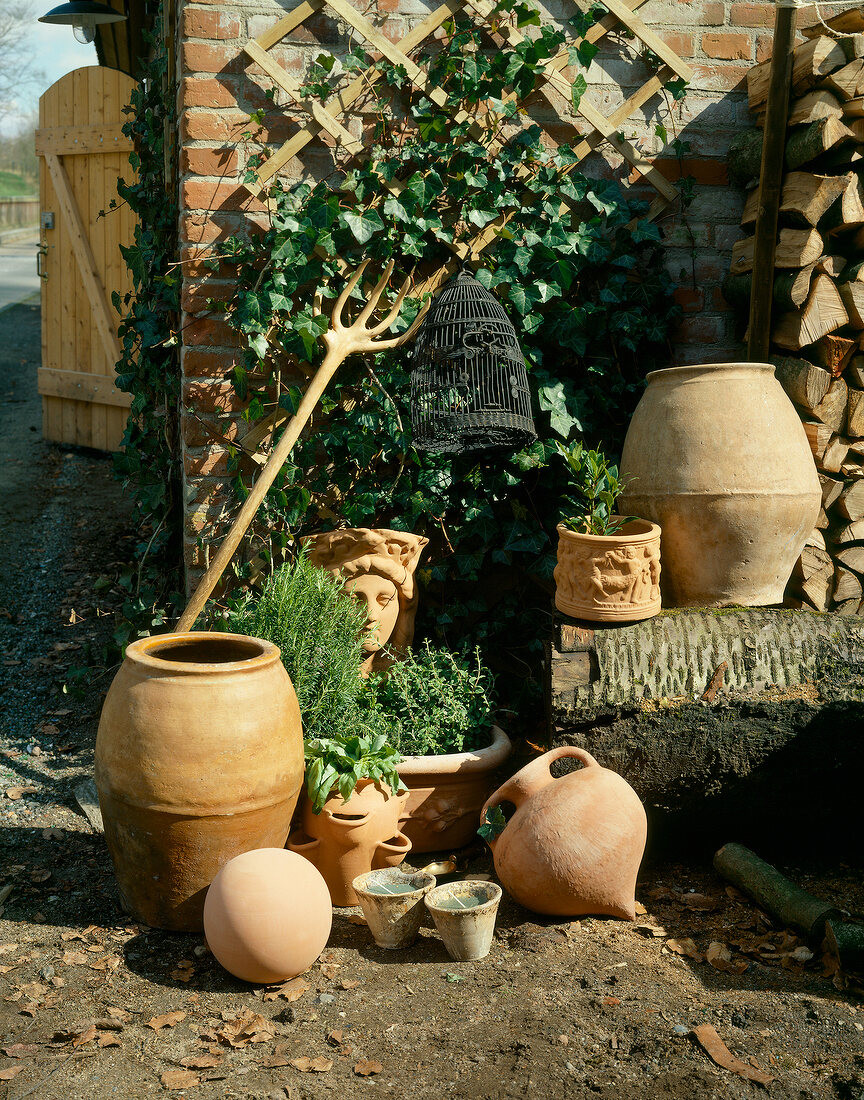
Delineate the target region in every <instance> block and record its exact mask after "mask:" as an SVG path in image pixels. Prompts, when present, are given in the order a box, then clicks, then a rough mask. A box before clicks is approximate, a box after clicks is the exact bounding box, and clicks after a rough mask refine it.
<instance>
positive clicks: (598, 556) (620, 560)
mask: <svg viewBox="0 0 864 1100" xmlns="http://www.w3.org/2000/svg"><path fill="white" fill-rule="evenodd" d="M555 606H556V607H557V608H558V610H559V611H563V612H564V614H565V615H571V616H572V617H573V618H574V619H586V620H587V621H588V622H593V623H635V622H641V621H642V620H643V619H650V618H651V616H652V615H656V614H657V612H658V611H659V610H660V528H659V527H658V526H657V524H656V523H651V522H650V521H649V520H646V519H631V520H630V521H629V522H627V523H625V524H623V525H622V526H621V527H619V529H618V530H617V531H616V532H615V534H614V535H586V534H583V533H582V532H580V531H573V530H572V529H571V528H569V527H565V525H564V524H563V523H559V524H558V564H557V565H556V566H555Z"/></svg>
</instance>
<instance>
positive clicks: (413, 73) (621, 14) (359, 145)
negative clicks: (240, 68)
mask: <svg viewBox="0 0 864 1100" xmlns="http://www.w3.org/2000/svg"><path fill="white" fill-rule="evenodd" d="M644 2H645V0H604V5H605V7H606V8H607V9H608V14H607V15H605V16H604V17H603V18H602V19H600V20H599V21H598V22H597V23H595V24H594V25H593V26H592V27H591V28H590V29H589V30H588V32H587V33H586V35H585V39H586V40H587V41H589V42H596V41H597V40H598V39H599V38H602V37H603V35H605V34H607V33H608V32H609V31H610V30H613V29H615V28H618V29H622V28H623V29H626V30H627V31H628V32H630V33H632V34H633V35H634V36H635V37H636V38H638V39H640V41H641V42H642V43H643V44H644V45H645V46H646V47H647V48H648V49H649V50H651V51H652V52H653V53H654V54H655V55H656V56H657V57H658V58H659V59H660V61H661V62H662V67H661V68H660V70H659V71H658V72H657V73H656V74H655V75H653V76H652V77H651V78H650V79H649V80H647V81H646V82H645V83H644V84H643V85H642V86H641V87H640V88H639V89H637V91H635V92H634V93H633V94H632V95H631V96H630V97H629V98H628V99H627V100H626V101H625V102H624V103H622V104H621V105H620V106H619V107H618V108H617V109H616V110H615V111H614V112H613V113H612V114H611V115H610V116H608V117H605V116H604V115H603V114H602V113H601V112H600V111H598V110H597V109H596V108H595V107H594V106H592V104H591V103H590V102H588V100H587V99H586V97H585V96H582V98H581V99H580V101H579V105H578V107H577V108H576V110H577V112H578V114H579V115H580V116H581V117H582V119H584V121H585V122H587V123H588V125H589V127H590V131H589V132H588V133H587V134H583V133H581V132H579V131H578V130H576V128H575V127H574V133H575V137H576V140H575V142H574V151H575V153H576V157H577V161H576V163H579V162H581V161H582V160H584V159H585V157H587V156H588V155H589V154H590V153H591V152H593V151H594V150H595V149H596V148H597V147H598V146H599V145H601V144H602V143H603V142H608V143H609V144H610V145H611V146H612V148H614V149H615V150H616V152H618V153H619V154H620V155H621V156H622V157H623V158H624V159H625V160H626V161H627V163H628V164H629V165H630V166H631V167H632V168H633V169H634V170H635V171H636V172H638V173H639V175H640V176H642V178H643V179H644V180H645V181H646V182H647V183H649V184H650V185H651V186H652V187H653V188H654V189H655V190H656V191H657V193H658V194H657V198H656V199H655V202H654V203H653V205H652V207H651V211H650V214H649V216H651V217H653V216H656V214H657V213H659V211H660V210H662V209H663V208H664V207H665V206H667V205H668V204H669V203H670V202H671V201H672V200H673V199H674V198H675V197H676V196H677V194H678V192H677V190H676V189H675V187H674V186H673V185H672V184H670V183H669V181H668V180H667V179H666V178H665V177H664V176H663V175H662V173H661V172H659V171H658V170H657V168H655V167H654V165H653V164H652V163H651V161H650V160H648V159H647V158H645V157H644V156H642V154H641V153H640V152H639V151H638V150H637V149H636V148H635V147H634V146H633V145H632V144H631V143H630V142H628V141H626V140H624V139H623V138H622V137H621V136H620V134H619V131H620V128H621V126H622V124H623V123H624V122H625V121H626V120H627V119H628V118H629V117H630V116H631V115H632V114H633V112H634V111H636V110H638V109H639V108H640V107H641V106H643V104H645V103H647V102H648V100H649V99H651V98H652V97H653V96H654V95H656V94H657V93H658V92H659V91H660V89H661V88H662V87H663V85H664V84H665V83H667V82H668V81H669V80H671V79H673V78H674V77H680V78H681V79H682V80H684V81H689V80H690V79H691V78H692V71H691V69H690V67H689V66H688V65H687V64H686V63H685V62H684V61H682V60H681V58H680V57H678V56H677V54H675V52H674V51H673V50H671V49H670V48H669V47H668V46H667V45H666V44H665V42H663V41H662V39H660V38H659V37H658V36H657V35H656V34H655V33H654V32H653V31H652V30H651V29H650V28H649V27H647V26H646V25H645V23H644V22H643V21H642V19H641V18H640V17H639V16H638V15H637V14H636V10H635V9H636V8H638V7H639V6H640V5H641V4H642V3H644ZM574 6H575V4H574ZM324 8H329V9H330V10H331V11H332V12H333V13H334V14H335V15H336V16H337V17H339V18H341V19H342V20H344V21H345V22H346V23H347V24H349V25H350V26H351V27H352V28H353V29H354V31H355V32H356V33H357V34H358V35H360V37H361V38H362V39H363V40H364V41H365V43H366V46H367V47H368V49H369V50H370V51H374V52H376V53H379V54H381V55H382V56H384V57H386V58H387V60H388V61H390V62H391V63H392V64H394V65H400V66H402V67H403V68H404V70H405V72H406V73H407V75H408V78H409V80H410V81H411V82H412V83H413V84H414V86H415V87H416V88H418V89H419V90H421V91H422V92H423V93H424V94H425V95H427V96H428V97H429V99H431V100H432V102H433V103H437V104H438V105H439V106H442V107H443V106H446V104H447V97H446V95H445V94H444V93H443V92H442V90H441V89H440V88H438V87H437V86H435V84H434V83H433V82H432V81H431V80H430V79H429V76H428V74H427V73H426V71H425V70H424V69H423V68H422V67H420V66H419V65H418V64H417V63H416V62H415V61H413V60H412V58H411V53H412V52H413V51H414V50H416V49H417V47H418V46H420V45H421V44H422V43H423V42H424V41H425V40H426V39H427V38H428V37H429V36H430V35H432V34H434V32H435V31H436V30H437V29H438V27H440V26H441V25H442V24H443V23H444V22H445V21H446V20H447V19H450V18H451V17H452V16H453V15H455V14H456V13H457V12H460V11H461V12H463V13H465V14H468V15H471V16H473V17H475V18H476V19H477V20H478V21H479V22H481V23H482V24H484V25H485V26H486V27H488V28H489V29H490V31H491V30H492V28H493V23H494V31H495V33H497V34H498V35H500V36H501V37H502V38H504V40H505V41H507V42H508V43H509V44H510V45H516V44H517V43H519V42H521V41H523V40H524V37H525V36H524V35H522V34H521V32H520V31H518V30H516V29H515V28H513V27H511V26H509V25H508V24H506V23H499V22H498V21H497V19H496V18H495V12H494V9H493V5H492V4H491V3H490V2H489V0H445V2H444V3H443V4H441V5H440V7H438V8H436V9H435V11H433V12H432V13H431V14H430V15H429V16H428V18H426V19H425V20H423V22H421V23H419V24H418V25H417V26H416V27H415V28H414V29H413V30H412V31H410V32H409V33H408V34H406V35H405V37H404V38H403V39H401V41H400V42H398V43H397V44H394V43H392V42H390V41H389V39H387V38H385V37H384V35H383V34H381V32H380V31H378V30H377V29H376V28H375V27H374V26H373V25H372V24H371V23H370V22H369V20H368V19H366V18H365V16H363V15H362V14H361V13H360V12H359V11H357V10H356V9H355V8H353V7H352V6H351V4H350V3H348V0H303V2H302V3H300V4H298V5H297V7H296V8H294V10H293V11H292V12H290V13H289V14H288V15H286V16H285V17H284V18H283V19H280V20H279V21H278V22H277V23H276V24H275V25H274V26H273V27H271V28H270V29H269V30H268V31H266V32H265V33H264V34H262V35H260V36H259V37H258V38H256V39H253V40H252V41H251V42H249V43H248V44H247V45H246V47H245V51H246V53H247V54H248V56H249V57H250V58H252V59H253V60H254V61H255V62H257V64H258V65H259V66H260V67H261V68H262V69H263V70H264V71H265V72H266V73H267V74H268V75H269V76H270V77H271V79H272V80H273V81H274V82H275V83H276V84H277V85H278V86H279V87H280V88H281V89H282V90H283V91H285V92H287V94H288V95H289V96H290V97H291V99H292V100H293V102H294V103H295V104H296V105H297V106H298V108H299V109H300V110H301V111H302V112H303V113H304V114H305V115H307V116H308V117H307V120H306V122H305V124H304V125H303V126H302V127H301V129H300V130H299V131H298V132H297V133H296V134H294V135H293V136H292V137H291V138H289V139H288V141H286V142H285V143H284V145H282V146H281V148H280V149H278V150H277V151H275V152H274V153H273V154H272V155H271V156H270V157H269V158H268V159H267V160H266V161H265V162H264V163H263V165H262V166H261V167H260V168H259V169H258V173H257V175H258V181H257V183H256V184H253V185H251V186H250V190H251V191H252V192H253V194H257V193H259V192H260V191H261V189H262V188H263V187H265V186H266V185H267V183H268V182H269V181H270V180H271V179H272V178H273V176H275V175H276V173H277V172H278V171H279V169H280V168H282V167H283V166H284V165H285V164H287V163H288V161H290V160H291V159H292V158H293V157H295V156H297V155H298V154H299V153H300V152H301V151H302V150H303V149H304V148H305V147H306V146H307V145H308V144H309V143H310V142H311V141H313V140H314V139H315V138H316V137H318V136H319V135H321V134H322V133H327V134H328V135H329V136H330V137H331V138H332V139H333V140H334V141H335V142H336V145H337V147H341V148H343V149H345V150H346V152H348V153H349V154H352V155H355V156H359V155H361V154H362V153H363V151H364V148H365V146H364V143H363V142H362V141H361V140H360V139H359V138H356V137H354V135H353V134H352V133H351V132H350V130H348V129H347V127H346V126H345V125H344V123H343V122H342V121H341V119H342V118H343V117H344V116H346V114H347V113H348V112H349V111H350V108H351V106H352V105H353V104H354V103H355V102H356V101H357V100H358V99H359V98H360V97H361V96H363V95H365V94H366V93H367V92H368V91H369V88H370V86H371V84H372V83H373V82H374V81H376V80H378V79H380V75H381V74H380V73H379V72H378V71H377V70H374V69H373V70H369V71H367V72H366V73H364V74H363V75H362V76H359V77H357V78H356V79H354V80H353V81H351V82H350V83H349V84H347V85H346V86H345V87H344V88H341V89H338V90H337V91H336V92H334V94H332V95H331V96H329V97H328V98H327V99H326V100H325V101H323V102H321V101H319V100H316V99H313V98H303V97H302V96H301V94H300V84H299V82H298V81H296V80H295V79H294V78H293V77H292V76H291V75H290V74H289V73H288V72H287V71H286V70H285V68H284V67H283V66H282V65H280V64H279V63H278V61H277V60H276V59H275V58H274V57H273V56H272V55H271V54H270V53H269V51H270V50H271V49H272V48H273V47H274V46H275V45H277V44H278V43H279V42H281V41H282V39H283V38H285V37H286V36H287V35H289V34H290V33H291V32H292V31H294V30H296V29H297V27H299V26H300V25H301V24H302V23H303V22H304V21H305V20H306V19H308V18H309V17H310V16H311V15H314V14H315V13H316V12H319V11H321V10H322V9H324ZM569 64H570V61H569V54H568V50H567V47H566V46H565V47H563V48H562V49H561V50H560V51H559V52H558V54H556V56H555V57H554V58H552V59H551V60H550V61H549V62H548V63H547V65H546V66H545V69H544V71H543V73H542V74H541V75H540V77H539V79H538V81H537V84H536V86H535V90H536V91H539V92H540V93H541V94H542V95H543V96H545V98H546V99H547V100H549V102H550V103H552V104H553V106H554V105H555V100H554V93H557V94H558V95H562V96H564V97H565V98H566V99H567V101H568V102H572V91H573V85H572V82H571V81H570V80H568V78H567V77H566V75H565V74H564V71H563V70H564V69H565V68H566V67H567V66H568V65H569ZM517 98H518V97H517V95H516V93H514V92H511V93H510V94H509V95H507V96H505V97H504V101H505V102H507V101H508V100H515V99H517ZM488 117H489V116H487V117H486V118H484V117H472V116H470V115H468V114H467V112H464V111H462V112H460V113H459V114H458V115H457V116H456V118H455V120H454V121H456V122H460V123H461V122H465V121H468V120H471V121H472V128H473V129H474V132H475V136H478V137H479V136H482V134H483V133H484V132H485V127H486V126H487V125H488V122H487V118H488ZM525 171H527V170H525ZM383 182H384V185H385V186H386V187H388V188H389V189H390V190H391V191H392V192H393V193H394V194H396V195H398V194H399V193H400V192H401V190H402V188H403V185H402V184H401V183H400V182H399V181H398V180H392V181H389V182H388V181H383ZM499 225H500V223H496V222H493V223H491V224H490V225H487V226H486V227H485V229H484V230H482V232H481V233H480V234H479V235H478V237H477V238H475V239H474V240H473V241H471V242H465V241H462V242H458V243H456V244H453V245H451V246H450V247H451V248H452V249H453V251H454V252H455V253H456V254H457V255H458V256H460V257H464V256H465V255H467V254H468V252H469V249H470V251H471V252H473V253H475V254H477V253H480V252H482V251H483V249H484V248H485V247H486V246H487V245H488V244H489V243H490V242H491V241H492V240H494V239H495V237H496V235H497V229H498V227H499Z"/></svg>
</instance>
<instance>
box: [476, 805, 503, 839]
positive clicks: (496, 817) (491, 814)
mask: <svg viewBox="0 0 864 1100" xmlns="http://www.w3.org/2000/svg"><path fill="white" fill-rule="evenodd" d="M506 827H507V818H506V817H505V816H504V811H503V810H502V809H501V807H500V806H493V807H492V808H491V810H487V811H486V813H485V814H484V815H483V821H482V823H481V824H480V828H479V829H478V830H477V835H478V836H479V837H481V838H482V839H483V840H485V841H491V840H494V839H495V838H496V837H498V836H500V835H501V834H502V833H503V832H504V830H505V828H506Z"/></svg>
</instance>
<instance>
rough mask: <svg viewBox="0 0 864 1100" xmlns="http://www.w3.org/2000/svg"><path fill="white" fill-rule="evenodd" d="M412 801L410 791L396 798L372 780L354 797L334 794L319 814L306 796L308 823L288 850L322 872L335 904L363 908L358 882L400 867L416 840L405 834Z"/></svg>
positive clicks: (362, 782)
mask: <svg viewBox="0 0 864 1100" xmlns="http://www.w3.org/2000/svg"><path fill="white" fill-rule="evenodd" d="M407 798H408V792H407V791H400V793H399V794H396V795H394V794H392V792H391V791H390V789H389V788H387V787H382V786H381V785H380V784H379V783H375V782H374V781H373V780H371V779H361V780H360V781H359V783H358V784H357V786H356V787H355V789H354V793H353V794H352V795H351V797H350V798H349V799H347V800H345V799H343V798H341V796H340V795H339V794H332V795H331V796H330V797H329V798H328V799H327V801H326V802H325V803H324V808H323V809H322V810H321V812H320V813H317V814H316V813H315V812H314V810H313V809H312V803H311V802H310V801H309V799H308V798H307V797H306V796H305V795H304V797H303V802H302V806H301V810H300V813H301V818H302V825H301V826H300V827H299V828H297V829H294V830H293V831H292V833H291V835H290V836H289V838H288V844H287V845H286V847H287V848H288V849H289V850H290V851H292V852H297V853H298V855H301V856H305V857H306V859H308V860H309V861H310V862H311V863H313V864H314V865H315V866H316V867H317V868H318V870H319V871H320V872H321V874H322V875H323V876H324V881H325V882H326V883H327V888H328V889H329V891H330V897H331V899H332V901H333V904H334V905H340V906H341V905H359V904H360V901H359V898H358V897H357V894H356V893H355V891H354V887H353V886H352V883H353V881H354V879H355V878H357V876H358V875H363V874H366V873H367V872H369V871H378V870H381V869H383V868H384V867H398V866H399V864H400V863H401V862H402V860H403V859H404V858H405V857H406V856H407V855H408V853H409V852H410V851H411V841H410V840H409V839H408V837H407V836H405V834H404V833H401V832H400V831H399V817H400V815H401V813H402V811H403V809H404V806H405V802H406V801H407Z"/></svg>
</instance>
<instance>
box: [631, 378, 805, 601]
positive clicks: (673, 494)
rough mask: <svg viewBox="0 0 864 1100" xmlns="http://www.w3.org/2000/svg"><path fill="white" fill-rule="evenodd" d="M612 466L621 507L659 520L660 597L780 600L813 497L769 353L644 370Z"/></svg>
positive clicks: (792, 415) (801, 443) (791, 411)
mask: <svg viewBox="0 0 864 1100" xmlns="http://www.w3.org/2000/svg"><path fill="white" fill-rule="evenodd" d="M621 476H622V478H623V479H624V480H625V482H626V483H627V487H626V490H625V493H624V495H623V496H622V498H621V503H620V505H619V510H621V511H624V512H628V513H633V514H635V515H639V516H644V517H645V518H646V519H650V520H653V521H654V522H655V523H659V524H660V527H661V528H662V530H663V539H662V551H663V576H662V580H661V586H662V591H663V603H664V605H665V606H676V607H693V606H696V607H700V606H701V607H725V606H728V605H732V604H738V605H742V606H745V607H760V606H764V605H766V604H778V603H781V602H782V600H783V590H784V588H785V586H786V582H787V581H788V579H789V577H790V575H791V573H792V568H793V566H794V564H795V561H796V560H797V558H798V555H799V554H800V553H801V550H802V548H803V546H804V542H805V539H806V538H807V536H808V535H809V534H810V532H811V531H812V530H813V526H814V524H815V523H816V520H817V518H818V515H819V508H820V506H821V502H822V495H821V491H820V487H819V479H818V477H817V474H816V468H815V466H814V463H813V457H812V455H811V453H810V448H809V446H808V443H807V437H806V436H805V434H804V428H803V427H802V425H801V421H800V419H799V417H798V414H797V413H796V411H795V408H794V406H793V405H792V403H791V402H790V400H789V398H788V397H787V396H786V394H785V393H784V392H783V389H782V388H781V386H780V383H779V382H778V381H777V380H776V378H775V377H774V368H773V366H771V364H770V363H714V364H710V365H708V366H690V367H671V368H669V369H667V370H660V371H654V372H653V373H651V374H649V375H648V386H647V388H646V390H645V393H644V394H643V396H642V400H641V401H640V402H639V405H638V407H637V409H636V411H635V413H634V414H633V419H632V421H631V423H630V427H629V429H628V431H627V438H626V439H625V441H624V450H623V453H622V456H621Z"/></svg>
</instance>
